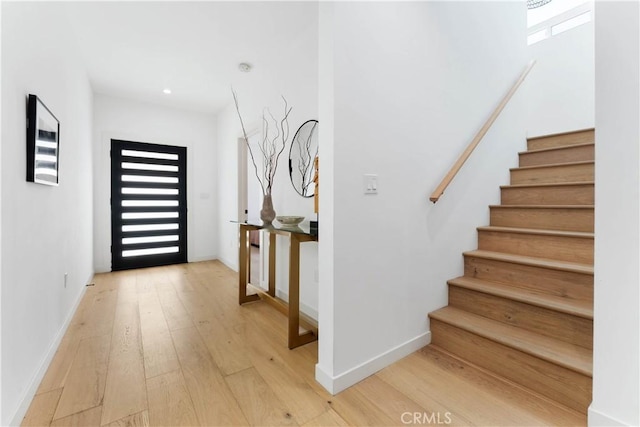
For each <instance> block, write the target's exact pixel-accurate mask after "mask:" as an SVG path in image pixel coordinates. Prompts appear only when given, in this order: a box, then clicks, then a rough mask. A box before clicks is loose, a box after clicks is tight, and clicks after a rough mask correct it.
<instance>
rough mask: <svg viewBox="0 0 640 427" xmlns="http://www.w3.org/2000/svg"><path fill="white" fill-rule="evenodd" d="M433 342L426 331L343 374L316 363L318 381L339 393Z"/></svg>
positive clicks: (330, 390)
mask: <svg viewBox="0 0 640 427" xmlns="http://www.w3.org/2000/svg"><path fill="white" fill-rule="evenodd" d="M430 342H431V332H425V333H424V334H421V335H418V336H417V337H415V338H412V339H410V340H409V341H407V342H405V343H403V344H400V345H399V346H397V347H394V348H392V349H391V350H388V351H386V352H384V353H382V354H380V355H378V356H376V357H374V358H372V359H369V360H367V361H366V362H364V363H362V364H360V365H358V366H355V367H353V368H351V369H349V370H348V371H346V372H343V373H342V374H339V375H336V376H333V377H332V376H331V375H330V374H329V373H327V372H325V371H324V369H322V367H321V366H320V365H319V364H316V381H318V382H319V383H320V385H322V386H323V387H324V388H325V389H327V391H328V392H329V393H331V394H338V393H340V392H341V391H343V390H345V389H347V388H349V387H351V386H352V385H354V384H356V383H358V382H360V381H362V380H363V379H365V378H367V377H369V376H371V375H373V374H375V373H376V372H378V371H379V370H381V369H383V368H385V367H387V366H389V365H391V364H392V363H394V362H397V361H398V360H400V359H402V358H403V357H405V356H408V355H409V354H411V353H413V352H415V351H417V350H419V349H421V348H422V347H424V346H425V345H428V344H429V343H430Z"/></svg>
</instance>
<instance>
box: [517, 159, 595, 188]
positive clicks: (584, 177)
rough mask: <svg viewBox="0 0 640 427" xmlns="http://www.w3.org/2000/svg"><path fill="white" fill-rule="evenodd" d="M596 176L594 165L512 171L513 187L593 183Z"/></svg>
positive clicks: (585, 164)
mask: <svg viewBox="0 0 640 427" xmlns="http://www.w3.org/2000/svg"><path fill="white" fill-rule="evenodd" d="M594 175H595V173H594V166H593V163H584V164H577V165H560V166H549V167H543V168H535V169H514V170H512V171H511V185H518V184H555V183H562V182H592V181H593V180H594Z"/></svg>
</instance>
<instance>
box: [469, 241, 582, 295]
mask: <svg viewBox="0 0 640 427" xmlns="http://www.w3.org/2000/svg"><path fill="white" fill-rule="evenodd" d="M463 255H464V275H465V276H466V277H468V278H475V279H478V280H484V281H487V282H492V283H500V284H503V285H506V286H509V287H513V288H521V289H526V290H529V291H534V292H536V293H544V294H548V295H551V296H554V297H558V298H563V299H568V300H576V301H581V302H582V303H583V304H588V305H592V304H593V265H588V264H581V263H575V262H566V261H558V260H549V259H543V258H535V257H530V256H522V255H513V254H507V253H501V252H492V251H485V250H475V251H469V252H465V253H464V254H463Z"/></svg>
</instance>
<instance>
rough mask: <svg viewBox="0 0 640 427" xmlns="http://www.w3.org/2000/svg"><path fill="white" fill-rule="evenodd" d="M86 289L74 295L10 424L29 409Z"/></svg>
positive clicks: (89, 281) (20, 421)
mask: <svg viewBox="0 0 640 427" xmlns="http://www.w3.org/2000/svg"><path fill="white" fill-rule="evenodd" d="M92 278H93V274H91V276H90V277H89V278H88V279H87V281H86V282H85V283H91V279H92ZM86 290H87V287H86V286H82V288H81V289H80V292H79V293H78V296H77V297H76V300H75V302H74V303H73V306H72V307H71V310H69V313H68V314H67V318H66V319H65V320H64V323H63V324H62V327H61V328H60V330H59V331H58V333H57V334H56V336H55V338H54V339H53V341H52V342H51V345H49V349H48V350H47V352H46V353H45V354H44V357H43V358H42V360H41V361H40V363H39V365H38V366H39V367H38V370H37V371H36V373H35V375H34V376H33V377H32V378H31V381H29V385H28V387H27V388H26V389H25V391H24V393H23V394H22V396H21V397H20V399H19V400H18V402H20V403H19V404H18V407H17V408H16V410H15V412H14V414H13V416H12V417H11V418H10V419H11V421H10V425H12V426H19V425H20V424H21V423H22V419H23V418H24V416H25V414H26V413H27V410H28V409H29V405H31V401H32V400H33V397H34V396H35V395H36V391H38V387H39V386H40V382H42V379H43V378H44V374H45V373H46V372H47V369H48V368H49V365H50V364H51V361H52V360H53V356H55V354H56V351H57V350H58V347H59V346H60V342H61V341H62V337H64V334H65V333H66V332H67V328H68V327H69V324H70V323H71V319H72V318H73V315H74V314H75V313H76V310H77V309H78V306H79V305H80V301H82V298H83V297H84V294H85V292H86Z"/></svg>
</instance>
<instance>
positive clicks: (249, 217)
mask: <svg viewBox="0 0 640 427" xmlns="http://www.w3.org/2000/svg"><path fill="white" fill-rule="evenodd" d="M248 138H249V145H250V146H251V149H252V151H253V153H254V158H253V160H252V159H251V158H250V156H249V153H248V148H247V144H245V141H244V138H239V139H238V147H239V148H240V149H239V170H238V174H239V201H240V203H239V208H240V213H242V212H244V220H245V221H248V222H249V223H258V224H259V223H260V209H261V208H262V198H263V193H262V187H261V186H260V183H259V182H258V179H257V177H256V170H255V167H254V164H253V162H254V161H255V164H256V166H257V168H258V171H261V170H262V168H263V167H264V165H263V162H264V160H263V158H262V156H261V155H260V154H261V151H260V147H259V144H260V138H261V134H260V131H259V130H254V131H253V132H249V135H248ZM240 217H242V216H240ZM261 234H262V232H261V231H259V230H255V231H251V232H250V233H249V243H250V245H249V250H250V255H251V256H250V263H249V283H251V284H252V285H254V286H261V287H262V284H263V280H264V278H265V277H266V272H265V268H266V262H265V260H264V256H265V249H268V242H267V241H265V239H263V238H262V236H261ZM265 245H266V246H267V248H265Z"/></svg>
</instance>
